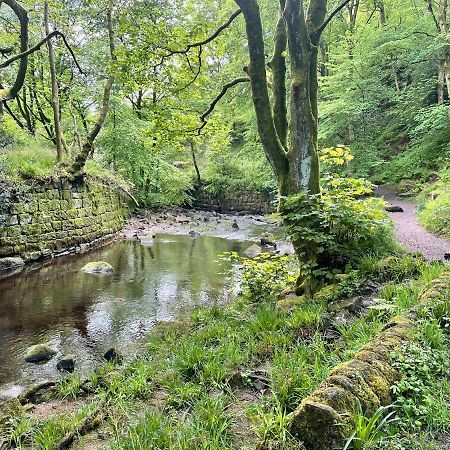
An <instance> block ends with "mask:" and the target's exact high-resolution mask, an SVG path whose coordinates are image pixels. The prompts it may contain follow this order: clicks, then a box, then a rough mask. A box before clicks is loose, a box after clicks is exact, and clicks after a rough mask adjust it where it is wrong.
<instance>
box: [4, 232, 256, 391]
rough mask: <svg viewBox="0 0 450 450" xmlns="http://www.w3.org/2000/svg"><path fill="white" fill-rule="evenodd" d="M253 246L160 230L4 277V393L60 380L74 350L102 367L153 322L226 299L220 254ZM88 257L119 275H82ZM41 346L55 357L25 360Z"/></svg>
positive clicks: (85, 365)
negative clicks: (112, 351) (113, 350)
mask: <svg viewBox="0 0 450 450" xmlns="http://www.w3.org/2000/svg"><path fill="white" fill-rule="evenodd" d="M249 245H250V244H249V243H248V242H247V243H244V242H238V241H231V240H227V239H222V238H216V237H207V236H204V237H198V238H197V239H192V238H191V237H189V236H181V235H165V234H159V235H157V236H156V238H155V239H154V241H153V242H148V243H146V244H145V245H143V244H141V243H140V242H139V241H137V240H126V241H121V242H116V243H113V244H111V245H110V246H108V247H105V248H103V249H100V250H97V251H94V252H90V253H89V254H85V255H82V256H71V257H64V258H59V259H57V260H55V261H53V262H51V263H50V264H48V265H46V266H44V267H41V268H39V269H37V270H35V271H31V272H27V273H25V274H22V275H21V276H18V277H16V278H12V279H7V280H3V281H0V396H8V395H13V394H14V393H16V392H17V391H19V390H20V389H21V387H22V385H24V384H25V385H26V384H30V383H33V382H36V381H39V380H42V379H48V378H57V377H58V376H59V374H58V372H57V370H56V362H57V361H58V359H59V358H60V357H61V356H62V355H65V354H69V353H70V354H74V355H75V358H76V370H77V371H78V372H82V373H86V372H89V371H91V370H93V369H94V368H95V367H96V366H98V365H99V364H101V362H102V354H103V352H104V351H105V349H107V348H108V347H110V346H116V347H118V348H120V349H124V350H123V351H125V352H127V351H128V352H130V351H131V350H130V349H131V348H132V346H131V347H130V344H132V343H134V342H136V341H137V340H138V339H139V338H142V337H143V336H145V334H146V333H147V332H148V331H149V330H151V328H152V327H153V326H154V325H155V323H157V322H159V321H165V320H171V319H174V318H180V319H182V317H183V315H184V314H186V311H187V310H188V309H190V308H191V307H193V306H195V305H198V304H212V303H214V302H223V301H226V299H227V296H228V295H229V294H228V290H229V288H230V286H231V285H232V283H230V282H229V280H227V277H229V275H230V274H231V265H230V263H229V262H227V261H224V260H223V259H221V258H219V254H221V253H223V252H226V251H237V252H241V251H243V250H244V249H245V248H247V247H248V246H249ZM90 261H107V262H109V263H110V264H111V265H112V266H113V267H114V273H113V274H112V275H92V274H85V273H82V272H80V270H79V269H80V268H81V267H83V266H84V264H86V263H87V262H90ZM36 343H47V344H49V345H50V346H51V347H53V348H54V349H55V350H56V351H57V352H58V354H57V355H56V356H55V357H54V358H53V359H52V360H51V361H49V362H48V363H46V364H43V365H34V364H29V363H26V362H25V361H24V354H25V352H26V349H27V347H29V346H30V345H33V344H36ZM125 349H127V350H125Z"/></svg>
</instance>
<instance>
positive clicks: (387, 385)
mask: <svg viewBox="0 0 450 450" xmlns="http://www.w3.org/2000/svg"><path fill="white" fill-rule="evenodd" d="M355 372H356V373H357V374H358V375H359V376H360V377H361V378H362V379H363V380H364V381H365V383H366V384H367V385H368V386H369V387H370V389H371V390H372V391H373V392H374V393H375V394H376V396H377V397H378V399H379V401H380V403H381V404H382V405H388V404H389V403H391V382H390V381H389V379H388V377H386V376H385V375H384V374H383V372H382V371H381V370H380V369H379V368H377V367H375V365H371V364H369V363H367V362H365V361H361V360H358V359H353V360H351V361H350V362H348V363H344V364H342V365H340V366H338V367H337V368H336V369H335V370H333V372H332V373H331V375H334V374H338V375H346V376H348V374H350V375H351V374H352V373H355ZM392 379H394V377H392Z"/></svg>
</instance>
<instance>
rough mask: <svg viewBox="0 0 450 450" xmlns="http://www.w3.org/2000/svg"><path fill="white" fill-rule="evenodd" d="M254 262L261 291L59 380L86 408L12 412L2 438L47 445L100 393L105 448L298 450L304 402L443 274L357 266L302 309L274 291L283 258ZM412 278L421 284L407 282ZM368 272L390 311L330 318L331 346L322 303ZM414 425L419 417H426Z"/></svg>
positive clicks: (401, 264) (400, 266) (353, 288)
mask: <svg viewBox="0 0 450 450" xmlns="http://www.w3.org/2000/svg"><path fill="white" fill-rule="evenodd" d="M258 261H259V260H256V261H255V262H254V263H250V262H248V263H247V269H244V279H245V270H247V271H250V272H252V273H254V272H255V271H256V270H258V267H259V266H258V264H261V261H259V262H258ZM262 264H263V267H262V269H261V270H262V271H264V272H268V273H269V275H270V274H275V275H274V277H272V276H266V277H259V278H257V279H258V286H252V288H251V289H250V290H249V288H248V285H247V284H245V285H244V286H243V289H242V293H241V295H239V296H238V298H237V299H236V300H235V301H233V302H232V303H230V304H229V305H228V306H227V307H225V308H223V307H219V306H213V307H211V308H203V307H202V308H198V309H195V310H194V311H193V312H192V314H191V316H190V318H189V320H185V321H184V322H183V323H181V322H175V323H171V324H164V323H162V324H160V325H159V326H157V327H156V328H155V330H154V331H153V333H151V335H150V336H149V339H148V344H147V350H146V352H145V354H142V355H140V356H138V357H136V358H134V359H130V360H126V361H125V362H124V363H123V365H122V366H114V364H108V365H106V366H105V367H103V368H102V369H101V370H99V371H97V372H96V373H94V374H92V375H91V377H90V379H89V380H88V382H87V383H80V380H79V377H77V376H76V375H72V376H70V377H68V378H67V379H66V380H64V381H63V382H61V383H60V385H59V387H58V396H59V397H61V398H63V399H65V400H64V401H68V400H70V399H71V398H74V397H77V396H80V395H81V396H83V395H85V394H82V392H83V391H85V390H86V389H87V390H89V392H91V397H89V406H87V407H84V409H82V410H80V411H79V412H77V413H76V414H75V415H72V416H71V415H69V416H67V415H66V416H57V417H54V418H52V419H49V420H46V421H38V420H36V419H33V418H32V417H31V418H30V417H29V416H28V415H27V414H23V415H21V416H19V417H21V418H17V417H16V418H15V419H11V420H10V421H9V423H8V427H7V429H6V431H5V430H4V434H5V437H6V438H7V439H8V441H9V442H10V445H11V446H12V447H17V448H20V445H22V446H27V445H28V446H34V447H35V448H51V447H52V446H53V445H55V443H56V442H58V440H59V439H61V436H62V435H63V434H64V433H65V432H66V431H67V430H68V428H69V427H70V426H72V427H73V426H74V424H76V423H79V421H80V420H81V417H86V415H87V414H88V413H89V412H90V411H91V409H89V408H92V407H93V406H94V405H96V404H97V403H98V402H99V400H100V399H101V398H105V397H106V398H107V399H108V405H109V407H108V411H109V417H108V419H107V424H106V427H107V430H108V431H107V433H108V434H107V436H108V448H114V449H163V448H164V449H166V448H167V449H173V450H185V449H191V448H196V449H210V450H216V449H217V450H219V449H220V450H228V449H229V450H231V449H233V448H241V449H245V448H247V449H250V448H254V447H255V445H256V443H259V444H258V445H260V447H259V448H261V449H275V448H276V449H286V450H287V449H294V448H296V449H298V448H299V443H298V441H295V440H294V438H293V437H292V436H291V435H290V432H289V423H290V417H291V413H292V411H294V410H295V408H296V407H297V406H298V405H299V403H300V402H301V400H302V398H304V397H305V396H306V395H308V394H309V393H311V392H312V391H313V390H314V389H315V388H316V387H317V386H318V384H319V383H320V382H321V381H322V380H324V379H325V377H326V376H327V375H328V373H329V372H330V370H331V369H332V368H333V367H334V366H335V365H336V364H339V363H340V362H342V361H344V360H347V359H348V358H351V357H352V356H353V355H354V354H355V352H357V351H358V350H359V349H360V348H361V347H362V346H363V345H364V344H365V343H367V342H368V341H369V340H370V339H371V338H372V337H373V336H374V334H376V333H377V331H378V330H379V329H380V328H381V327H382V326H383V324H385V323H386V322H387V321H389V320H390V318H391V317H392V316H393V315H396V314H397V313H399V312H402V311H404V310H407V309H409V308H411V306H413V305H415V304H417V299H418V292H419V291H420V289H421V288H422V287H423V286H424V285H426V284H427V283H428V282H429V281H430V280H431V279H433V278H434V277H436V276H437V275H439V273H440V272H441V271H442V267H441V266H438V265H433V266H425V265H424V263H423V262H422V261H421V260H419V259H417V258H409V259H408V258H407V261H406V262H405V261H404V260H402V259H398V260H395V259H394V260H391V261H390V264H389V271H387V272H386V273H384V272H383V271H382V264H381V263H379V262H377V261H376V260H375V259H372V260H370V261H366V262H365V264H363V265H362V268H363V269H362V270H360V271H356V270H355V272H354V273H353V274H352V275H351V277H352V280H351V282H350V281H349V279H348V277H341V279H340V280H339V277H337V278H336V280H335V281H336V282H338V283H343V284H345V283H347V287H346V288H345V289H342V290H341V291H339V289H336V290H335V293H334V296H333V295H331V294H329V296H328V298H325V297H323V298H322V299H321V300H319V299H315V300H306V299H303V300H302V303H301V304H300V305H299V306H298V305H297V306H296V307H292V308H288V309H284V308H280V307H279V305H280V300H279V295H280V292H281V290H282V288H283V287H284V286H286V283H282V282H281V280H280V278H281V279H282V278H283V277H287V278H286V279H285V280H286V282H287V283H289V282H292V279H291V278H290V277H291V275H289V270H286V271H284V270H281V269H280V267H279V266H278V265H279V264H280V258H274V259H273V261H271V259H270V258H267V259H266V260H264V261H263V263H262ZM419 273H421V275H420V278H419V279H418V280H417V281H413V282H407V283H403V281H404V280H406V279H408V278H409V277H413V276H417V275H418V274H419ZM274 279H276V280H278V281H279V282H277V283H274ZM367 279H375V280H376V279H378V280H380V279H383V280H384V281H385V282H386V283H387V284H385V286H384V287H383V288H382V289H381V291H380V292H379V297H380V298H379V301H380V303H382V304H383V303H384V304H390V305H391V306H392V308H374V309H371V310H369V311H368V314H367V315H365V316H362V317H355V318H354V320H352V321H350V322H348V323H340V324H335V327H336V329H337V330H338V333H339V339H338V340H334V341H329V340H328V339H327V338H326V335H325V334H324V331H323V328H322V324H323V320H324V318H325V317H326V316H327V309H328V302H329V301H332V300H336V299H337V298H338V297H339V296H340V295H349V294H350V293H351V292H353V293H354V294H355V293H356V292H357V290H358V289H359V288H360V285H361V284H363V283H364V282H365V281H366V280H367ZM338 286H339V284H338ZM255 292H257V293H258V296H257V298H256V297H254V293H255ZM344 292H345V294H343V293H344ZM430 327H431V325H430V326H428V328H427V327H426V326H425V324H424V335H425V336H426V335H427V334H426V333H428V335H432V334H433V329H432V328H430ZM435 341H436V343H439V345H441V344H442V343H443V342H444V341H442V340H440V339H438V338H436V339H435ZM445 342H446V341H445ZM441 387H442V389H444V387H445V385H444V384H442V386H441ZM447 388H448V385H447ZM399 389H400V387H399ZM92 392H93V393H92ZM402 392H404V391H402ZM443 398H444V397H443ZM421 420H422V421H423V423H424V424H425V423H426V420H427V419H426V418H425V419H423V418H422V419H421ZM443 420H444V416H443V418H442V420H441V422H442V421H443ZM430 423H431V422H430ZM406 428H407V429H409V430H413V431H415V430H416V428H414V427H412V426H411V427H409V426H407V427H406ZM401 437H402V439H403V435H402V436H401ZM391 448H396V447H391Z"/></svg>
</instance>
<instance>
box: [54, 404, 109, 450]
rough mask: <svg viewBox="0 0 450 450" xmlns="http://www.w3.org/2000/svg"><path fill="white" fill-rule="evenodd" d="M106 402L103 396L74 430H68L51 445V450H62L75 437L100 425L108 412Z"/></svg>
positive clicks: (68, 445)
mask: <svg viewBox="0 0 450 450" xmlns="http://www.w3.org/2000/svg"><path fill="white" fill-rule="evenodd" d="M106 404H107V399H106V398H104V399H103V400H101V401H100V403H99V404H98V405H97V407H96V408H95V409H94V411H93V412H92V413H91V414H89V416H87V417H85V418H84V419H83V420H82V421H81V422H80V424H79V425H78V426H77V427H76V428H75V429H74V430H72V431H69V432H68V433H67V434H66V435H65V436H64V437H63V438H62V439H61V440H60V441H59V442H58V443H57V444H56V445H54V446H53V447H52V450H63V449H66V448H69V447H70V446H71V445H72V444H73V443H74V442H75V440H76V439H78V438H79V437H81V436H84V435H85V434H87V433H89V432H90V431H92V430H95V429H96V428H97V427H98V426H100V424H101V423H102V422H103V421H104V419H105V417H106V416H107V414H108V412H107V409H106Z"/></svg>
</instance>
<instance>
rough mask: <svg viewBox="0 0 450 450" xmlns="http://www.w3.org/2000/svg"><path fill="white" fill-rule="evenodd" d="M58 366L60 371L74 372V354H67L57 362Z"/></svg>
mask: <svg viewBox="0 0 450 450" xmlns="http://www.w3.org/2000/svg"><path fill="white" fill-rule="evenodd" d="M56 368H57V369H58V370H59V371H60V372H69V373H72V372H73V371H74V370H75V357H74V356H73V355H67V356H65V357H64V358H63V359H61V360H60V361H58V364H56Z"/></svg>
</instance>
